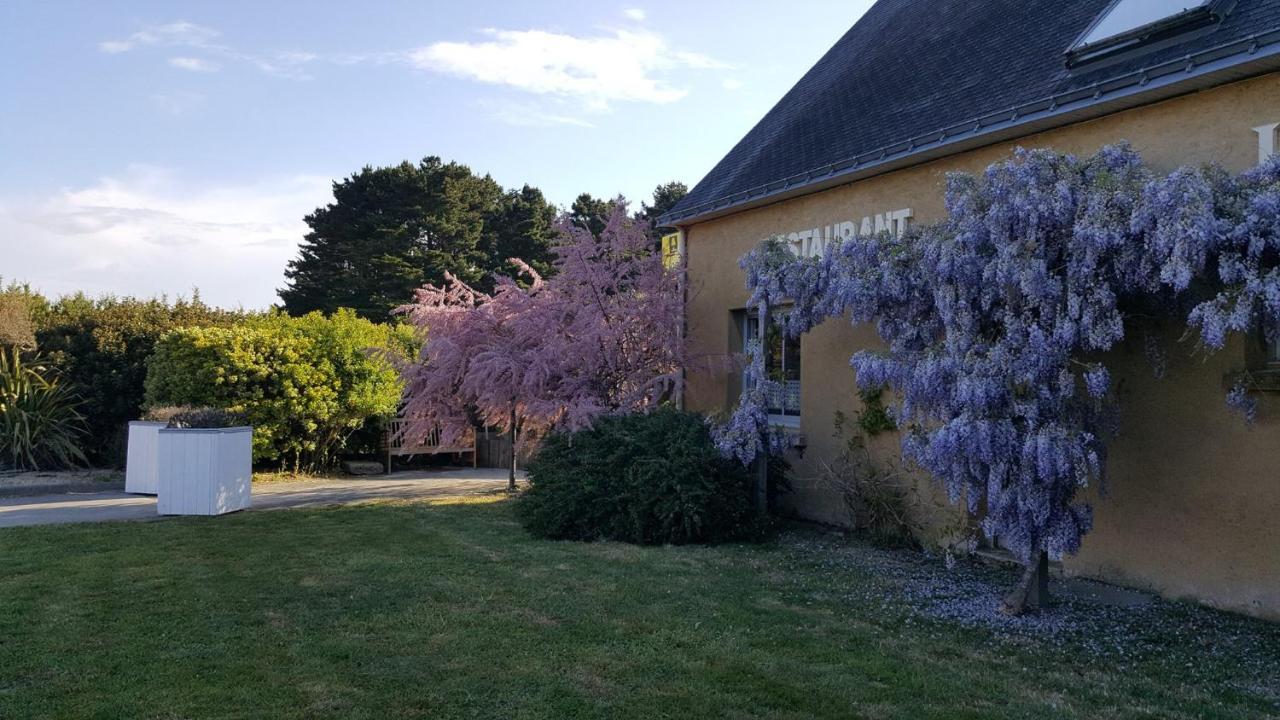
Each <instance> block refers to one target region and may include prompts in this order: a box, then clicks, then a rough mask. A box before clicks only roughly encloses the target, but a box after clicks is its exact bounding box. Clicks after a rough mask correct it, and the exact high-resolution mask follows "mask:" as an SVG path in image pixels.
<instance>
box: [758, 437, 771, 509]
mask: <svg viewBox="0 0 1280 720" xmlns="http://www.w3.org/2000/svg"><path fill="white" fill-rule="evenodd" d="M767 452H768V451H767V450H766V453H767ZM756 511H757V512H759V513H760V514H761V515H767V514H768V513H769V456H768V455H767V454H762V455H761V456H760V457H758V458H756Z"/></svg>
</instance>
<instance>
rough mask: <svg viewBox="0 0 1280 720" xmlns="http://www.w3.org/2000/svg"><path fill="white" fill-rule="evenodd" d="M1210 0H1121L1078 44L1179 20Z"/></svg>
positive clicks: (1081, 44) (1092, 43) (1080, 45)
mask: <svg viewBox="0 0 1280 720" xmlns="http://www.w3.org/2000/svg"><path fill="white" fill-rule="evenodd" d="M1209 2H1210V0H1198V1H1197V0H1119V1H1118V2H1116V3H1115V4H1114V5H1112V6H1111V8H1110V9H1109V10H1107V12H1106V13H1104V14H1103V15H1102V17H1101V18H1099V19H1098V21H1097V22H1095V23H1094V25H1093V27H1091V28H1089V31H1088V32H1086V33H1085V36H1084V37H1083V38H1081V39H1080V41H1079V42H1078V43H1076V47H1077V48H1080V47H1084V46H1086V45H1094V44H1095V43H1099V42H1101V41H1103V40H1110V39H1111V38H1115V37H1119V36H1121V35H1128V34H1129V33H1131V32H1133V31H1134V30H1139V29H1141V28H1145V27H1146V26H1148V25H1154V24H1156V23H1160V22H1161V21H1164V20H1175V19H1177V18H1179V17H1180V16H1184V15H1188V14H1191V13H1194V12H1195V11H1198V10H1201V9H1202V8H1204V7H1205V6H1206V5H1208V4H1209Z"/></svg>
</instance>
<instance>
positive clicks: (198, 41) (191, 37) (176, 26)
mask: <svg viewBox="0 0 1280 720" xmlns="http://www.w3.org/2000/svg"><path fill="white" fill-rule="evenodd" d="M218 35H219V33H218V31H217V30H214V29H213V28H207V27H204V26H201V25H196V24H195V23H190V22H187V21H185V20H179V21H178V22H172V23H168V24H167V25H148V26H146V27H144V28H142V29H141V30H139V31H138V32H135V33H134V34H132V35H130V36H129V37H128V38H126V39H124V40H107V41H104V42H101V43H98V48H99V49H101V50H102V51H103V52H105V53H113V54H115V53H122V52H128V51H130V50H134V49H136V48H139V47H144V46H160V47H194V48H205V47H212V46H213V40H214V38H217V37H218Z"/></svg>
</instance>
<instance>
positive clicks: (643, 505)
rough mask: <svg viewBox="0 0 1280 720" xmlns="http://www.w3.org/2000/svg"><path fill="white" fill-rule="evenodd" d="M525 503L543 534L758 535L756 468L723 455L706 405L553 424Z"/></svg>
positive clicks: (637, 539)
mask: <svg viewBox="0 0 1280 720" xmlns="http://www.w3.org/2000/svg"><path fill="white" fill-rule="evenodd" d="M529 485H530V487H529V489H528V490H527V491H526V492H525V493H524V495H523V496H522V497H521V498H520V501H519V502H518V504H517V510H518V513H519V516H520V519H521V521H522V522H523V523H524V526H525V527H526V528H527V529H528V530H529V531H530V532H531V533H533V534H534V535H537V536H539V537H546V538H554V539H565V540H620V541H623V542H632V543H639V544H645V545H652V544H665V543H671V544H682V543H697V542H712V543H714V542H724V541H732V540H748V539H756V538H758V537H760V535H761V534H762V532H763V529H764V528H763V525H764V521H763V519H762V518H761V517H760V516H759V515H758V514H757V513H756V511H755V508H754V506H753V504H752V485H753V479H752V477H751V474H750V473H749V472H748V471H747V470H745V469H744V468H743V467H742V466H741V465H738V464H737V463H734V462H731V461H729V460H726V459H724V458H723V457H721V455H720V454H719V453H718V452H717V451H716V449H715V446H714V445H713V444H712V442H711V435H710V432H709V431H708V429H707V425H706V422H705V421H704V420H703V418H702V417H701V416H699V415H695V414H692V413H683V412H678V411H675V410H660V411H658V412H655V413H652V414H650V415H628V416H621V417H607V418H602V419H600V420H598V421H597V422H596V424H595V427H593V428H592V429H590V430H585V431H582V432H576V433H567V434H553V435H551V436H550V437H548V438H546V440H545V441H544V442H543V444H542V447H541V448H540V449H539V451H538V453H537V455H536V456H535V457H534V459H533V461H532V462H531V463H530V464H529Z"/></svg>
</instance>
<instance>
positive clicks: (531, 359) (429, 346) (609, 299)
mask: <svg viewBox="0 0 1280 720" xmlns="http://www.w3.org/2000/svg"><path fill="white" fill-rule="evenodd" d="M554 252H555V255H556V261H555V263H554V267H555V271H556V272H555V274H554V275H553V276H552V277H550V278H549V279H543V278H542V277H540V276H539V275H538V274H537V273H536V272H534V270H533V269H532V268H530V267H529V266H528V265H527V264H525V263H523V262H521V261H519V260H513V261H512V262H513V264H514V265H515V267H516V268H517V270H518V271H519V276H520V279H521V280H523V281H525V282H524V284H523V285H522V284H520V283H519V282H517V281H516V279H513V278H500V279H499V280H498V283H497V288H496V290H495V291H494V293H493V294H492V295H487V294H484V293H480V292H478V291H476V290H474V289H473V288H471V287H469V286H468V285H466V284H465V283H463V282H462V281H460V280H458V279H457V278H455V277H452V276H450V277H449V279H448V280H449V282H448V285H447V286H446V287H434V286H430V285H429V286H427V287H425V288H423V289H422V290H419V291H418V292H417V297H416V302H414V303H413V304H411V305H407V306H405V307H403V308H401V309H400V312H401V313H403V314H404V315H405V316H406V317H408V319H409V321H410V322H411V323H413V324H414V325H415V326H416V327H417V328H418V329H419V331H420V333H421V335H422V337H423V338H424V341H423V345H422V350H421V352H420V354H419V357H418V359H417V361H416V362H414V363H411V364H409V365H406V366H405V367H404V368H403V369H402V374H403V376H404V379H405V383H406V388H405V403H404V415H405V419H406V421H407V422H406V423H405V426H404V433H405V439H406V441H409V442H414V441H421V440H423V439H425V438H426V437H427V436H428V435H430V434H431V433H433V432H435V431H436V430H437V429H438V430H439V431H440V433H441V438H440V441H441V442H442V443H448V442H450V441H451V440H454V439H457V438H458V437H459V436H461V435H463V434H465V433H467V432H471V430H472V428H474V427H475V426H477V425H485V426H496V427H500V428H502V429H503V430H504V431H506V432H508V433H509V434H510V436H511V453H512V457H511V460H512V463H511V467H512V471H511V475H510V477H509V480H510V483H511V487H513V488H514V486H515V455H516V450H517V448H518V447H519V446H520V445H521V444H523V443H524V442H526V441H527V440H528V439H529V438H534V437H538V436H540V435H541V434H543V433H545V432H547V431H549V430H552V429H569V430H574V429H581V428H583V427H586V426H588V425H590V423H591V421H592V420H594V419H595V418H597V417H599V416H601V415H604V414H609V413H617V412H645V411H647V410H649V409H651V408H654V407H656V406H658V405H659V404H661V403H662V402H663V401H664V400H666V399H668V398H671V397H672V396H673V395H674V393H676V392H677V391H678V388H679V387H680V383H681V379H682V373H681V368H682V366H683V359H684V352H683V348H684V345H683V342H682V333H681V327H682V326H681V323H682V316H683V288H682V283H681V277H680V274H679V273H678V272H676V271H672V270H668V269H666V268H664V267H663V265H662V258H661V256H660V255H659V254H658V253H657V252H655V251H654V250H653V248H652V245H651V243H650V242H649V239H648V237H647V235H646V233H645V229H644V227H643V226H641V225H639V224H637V223H635V222H634V221H633V220H632V219H630V218H629V217H628V215H627V204H626V201H625V200H623V199H622V198H618V200H617V201H616V202H615V203H614V205H613V210H612V212H611V214H610V217H609V221H608V223H607V224H606V226H605V228H604V230H603V231H602V232H601V233H600V234H599V235H598V236H597V235H593V234H592V233H591V232H590V231H588V230H585V229H582V228H580V227H577V226H574V225H572V224H571V223H570V222H569V221H568V219H567V218H562V219H561V221H560V224H559V238H558V240H557V242H556V245H555V248H554Z"/></svg>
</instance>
